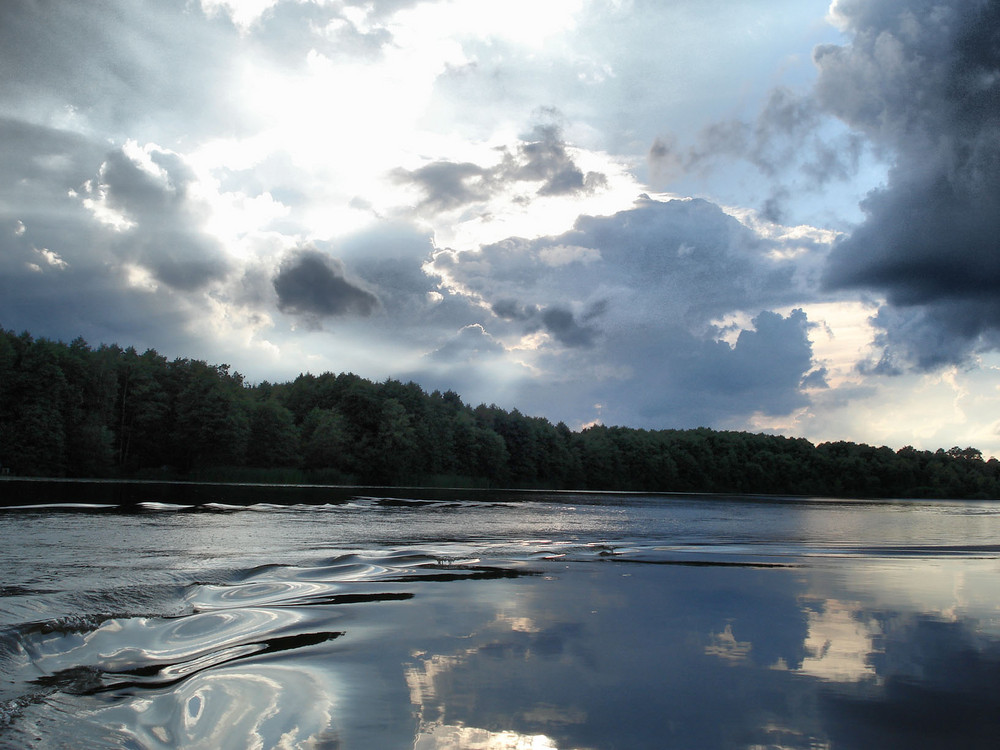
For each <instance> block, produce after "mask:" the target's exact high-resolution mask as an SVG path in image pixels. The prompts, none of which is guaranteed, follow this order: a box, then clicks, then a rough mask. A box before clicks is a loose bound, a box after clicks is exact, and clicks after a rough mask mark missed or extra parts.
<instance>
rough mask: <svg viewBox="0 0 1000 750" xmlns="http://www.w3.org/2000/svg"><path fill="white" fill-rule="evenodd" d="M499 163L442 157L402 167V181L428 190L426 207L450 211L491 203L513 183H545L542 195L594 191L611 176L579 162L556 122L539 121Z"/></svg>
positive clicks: (423, 203) (399, 174)
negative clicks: (416, 166) (487, 164)
mask: <svg viewBox="0 0 1000 750" xmlns="http://www.w3.org/2000/svg"><path fill="white" fill-rule="evenodd" d="M501 154H502V157H501V160H500V162H499V163H497V164H496V165H494V166H492V167H481V166H479V165H476V164H471V163H468V162H462V163H459V162H450V161H436V162H432V163H430V164H427V165H425V166H423V167H420V168H419V169H415V170H412V171H411V170H405V169H398V170H396V171H395V173H394V176H395V178H396V180H397V181H399V182H401V183H404V184H412V185H415V186H417V187H419V188H420V189H421V190H423V192H424V194H425V196H426V197H425V198H424V200H423V201H421V203H420V207H421V208H429V209H431V210H433V211H447V210H450V209H454V208H460V207H462V206H466V205H470V204H473V203H477V202H480V201H485V200H487V199H489V198H490V197H491V196H493V195H495V194H496V193H497V192H499V191H500V190H502V189H504V188H505V187H506V186H508V185H510V184H513V183H520V182H528V183H540V185H539V186H538V187H537V188H536V191H535V193H536V195H540V196H548V195H574V194H580V193H594V192H596V191H598V190H601V189H603V188H605V187H606V186H607V184H608V181H607V177H606V175H604V174H603V173H601V172H587V173H584V172H583V170H581V169H580V167H579V166H578V165H577V164H576V162H574V161H573V158H572V156H571V155H570V153H569V152H568V150H567V147H566V143H565V141H563V139H562V132H561V130H560V129H559V127H558V126H556V125H538V126H536V127H535V128H534V129H533V130H532V131H531V133H530V134H528V135H527V136H525V138H524V139H523V140H522V141H521V142H520V143H518V144H517V146H516V148H515V149H514V151H513V152H512V151H511V150H509V149H507V148H504V149H503V150H502V151H501Z"/></svg>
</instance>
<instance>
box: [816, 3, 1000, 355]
mask: <svg viewBox="0 0 1000 750" xmlns="http://www.w3.org/2000/svg"><path fill="white" fill-rule="evenodd" d="M837 7H838V10H839V12H840V14H841V15H842V16H843V18H844V20H845V21H846V23H847V24H848V25H849V29H850V31H851V32H852V33H853V39H852V42H851V44H850V45H848V46H844V47H836V46H825V47H821V48H819V49H817V50H816V53H815V59H816V64H817V65H818V66H819V70H820V75H819V80H818V82H817V86H816V95H817V98H818V101H819V102H820V103H821V104H822V106H823V107H824V108H825V109H826V110H827V111H829V112H832V113H833V114H835V115H836V116H838V117H840V118H841V119H843V120H844V122H846V123H847V124H848V125H850V126H851V127H852V128H855V129H856V130H858V131H859V132H862V133H864V134H865V135H866V136H867V137H868V138H870V139H871V140H872V142H873V143H875V144H876V145H877V146H878V147H879V148H881V149H883V150H884V151H885V152H886V153H887V154H889V155H890V156H891V158H893V160H894V161H893V166H892V169H891V171H890V173H889V180H888V184H887V185H885V186H884V187H882V188H880V189H877V190H875V191H873V192H872V193H870V194H869V196H868V197H867V199H866V200H865V201H864V203H863V204H862V208H863V209H864V211H865V214H866V219H865V221H864V223H863V224H862V225H861V226H859V227H858V228H857V229H856V230H855V231H854V232H853V233H852V234H851V235H850V236H849V237H848V238H846V239H845V240H844V241H842V242H841V243H839V244H838V245H837V246H836V247H835V248H834V251H833V252H832V254H831V256H830V259H829V265H828V268H827V272H826V277H825V280H826V284H827V286H828V287H829V288H830V289H835V290H839V289H868V290H873V291H876V292H880V293H883V294H885V295H886V298H887V300H888V302H889V304H890V305H891V306H892V307H893V308H894V309H891V310H885V311H883V312H882V313H880V315H879V316H878V318H877V319H876V322H877V323H878V324H879V325H881V326H882V327H883V330H884V332H885V335H884V337H883V339H882V343H883V344H885V346H886V347H887V357H886V360H885V361H886V362H893V363H895V364H894V366H895V367H901V366H905V365H908V364H912V365H915V366H917V367H918V368H928V367H935V366H938V365H940V364H943V363H946V362H958V361H961V360H962V359H964V358H965V357H966V356H967V355H968V354H969V353H970V352H972V351H975V350H976V349H977V348H980V347H990V348H993V347H996V346H997V343H998V341H1000V337H998V332H1000V305H998V304H997V302H996V295H997V290H998V289H1000V253H998V252H997V251H998V244H997V242H998V240H997V238H998V237H1000V5H997V4H996V3H994V2H986V1H982V0H980V1H973V2H945V3H942V2H931V1H930V0H910V1H909V2H906V3H893V4H888V3H876V2H869V1H867V0H854V1H853V2H841V3H839V4H838V6H837Z"/></svg>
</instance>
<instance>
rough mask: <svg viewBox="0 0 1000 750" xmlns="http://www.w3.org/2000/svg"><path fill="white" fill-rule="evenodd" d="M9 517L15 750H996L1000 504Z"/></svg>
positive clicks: (1, 672) (552, 506) (288, 507)
mask: <svg viewBox="0 0 1000 750" xmlns="http://www.w3.org/2000/svg"><path fill="white" fill-rule="evenodd" d="M25 500H27V501H28V502H25ZM300 501H301V502H300ZM73 502H75V503H77V504H76V505H67V503H73ZM50 503H52V504H51V505H50ZM0 505H3V506H5V507H3V508H0V540H2V541H0V570H2V571H3V572H4V578H3V580H2V581H0V676H2V681H0V747H4V748H8V747H9V748H32V747H38V748H80V747H87V748H177V747H183V748H240V749H241V750H242V749H243V748H326V749H328V750H333V749H334V748H336V749H338V750H342V749H345V748H352V749H353V748H362V749H369V748H378V749H380V750H383V749H384V750H392V749H394V748H407V750H446V749H447V750H452V749H458V748H469V749H473V750H508V749H510V750H515V749H516V750H528V749H531V750H552V749H555V748H558V749H559V750H567V749H579V750H584V749H588V750H598V749H600V750H604V749H610V748H629V749H635V748H698V749H700V748H866V749H867V748H946V747H947V748H956V747H962V748H979V747H982V748H987V747H989V748H996V747H997V746H998V742H1000V504H997V503H991V502H985V501H984V502H965V501H926V500H921V501H916V500H913V501H908V500H900V501H878V502H864V501H847V500H836V499H828V498H775V497H723V496H690V495H631V494H613V493H544V492H490V491H473V490H456V491H444V490H398V489H396V490H389V489H378V488H273V487H243V488H232V487H223V486H211V485H165V484H147V485H142V484H127V485H126V484H107V483H97V482H94V483H77V482H64V483H45V482H39V483H16V482H0ZM25 506H29V507H25Z"/></svg>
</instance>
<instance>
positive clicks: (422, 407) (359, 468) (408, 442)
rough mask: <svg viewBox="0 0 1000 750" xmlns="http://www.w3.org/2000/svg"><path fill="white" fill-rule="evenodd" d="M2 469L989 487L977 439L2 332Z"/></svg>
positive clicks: (675, 486)
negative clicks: (603, 403) (576, 424)
mask: <svg viewBox="0 0 1000 750" xmlns="http://www.w3.org/2000/svg"><path fill="white" fill-rule="evenodd" d="M0 467H2V468H4V469H5V470H7V471H9V472H10V473H12V474H15V475H22V476H49V477H123V478H125V477H128V478H188V479H233V480H257V481H285V482H312V483H329V484H414V485H437V486H445V485H453V486H495V487H520V488H525V487H532V488H545V489H593V490H634V491H675V492H738V493H752V494H757V493H760V494H798V495H829V496H837V497H982V498H998V497H1000V461H997V460H996V459H992V458H991V459H990V460H989V461H984V460H983V458H982V455H981V454H980V452H979V451H978V450H975V449H974V448H965V449H959V448H957V447H956V448H952V449H951V450H948V451H944V450H938V451H936V452H930V451H919V450H916V449H914V448H911V447H906V448H903V449H901V450H899V451H893V450H891V449H890V448H886V447H881V448H875V447H872V446H868V445H863V444H856V443H850V442H836V443H822V444H819V445H815V446H814V445H813V444H812V443H810V442H809V441H807V440H804V439H799V438H785V437H780V436H774V435H762V434H750V433H744V432H720V431H715V430H709V429H705V428H699V429H696V430H640V429H631V428H626V427H605V426H600V425H599V426H595V427H589V428H587V429H584V430H582V431H579V432H574V431H572V430H570V429H569V428H568V427H567V426H566V425H565V424H563V423H559V424H556V425H553V424H552V423H551V422H549V421H548V420H546V419H543V418H539V417H529V416H526V415H524V414H521V413H520V412H518V411H517V410H514V411H506V410H504V409H501V408H499V407H497V406H493V405H491V406H486V405H479V406H477V407H474V408H473V407H471V406H470V405H467V404H465V403H463V401H462V399H461V398H460V396H459V395H458V394H457V393H454V392H452V391H447V392H445V393H441V392H439V391H434V392H433V393H426V392H425V391H424V390H423V389H422V388H421V387H420V386H419V385H417V384H415V383H412V382H411V383H402V382H400V381H398V380H386V381H385V382H382V383H374V382H372V381H369V380H366V379H364V378H361V377H359V376H357V375H353V374H340V375H334V374H332V373H324V374H322V375H308V374H307V375H300V376H299V377H297V378H296V379H295V380H294V381H292V382H288V383H268V382H263V383H260V384H257V385H250V384H248V383H246V382H245V380H244V378H243V376H241V375H240V374H239V373H238V372H233V371H231V370H230V367H229V365H224V364H223V365H211V364H207V363H205V362H202V361H198V360H191V359H174V360H172V361H168V360H167V358H166V357H164V356H162V355H160V354H158V353H157V352H155V351H153V350H148V351H146V352H144V353H142V354H140V353H138V352H137V351H136V350H135V349H134V348H127V349H122V348H121V347H119V346H106V345H102V346H100V347H98V348H96V349H92V348H91V347H90V346H89V345H88V344H87V343H86V342H85V341H84V340H82V339H79V338H78V339H76V340H74V341H73V342H71V343H69V344H65V343H63V342H58V341H50V340H47V339H44V338H39V339H35V338H33V337H32V336H31V335H29V334H28V333H22V334H15V333H14V332H12V331H3V330H2V329H0Z"/></svg>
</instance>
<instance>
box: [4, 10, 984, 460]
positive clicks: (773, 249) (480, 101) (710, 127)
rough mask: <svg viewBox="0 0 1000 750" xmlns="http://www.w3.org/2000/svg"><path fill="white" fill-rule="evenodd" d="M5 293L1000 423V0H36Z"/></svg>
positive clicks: (237, 357) (7, 134)
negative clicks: (85, 0)
mask: <svg viewBox="0 0 1000 750" xmlns="http://www.w3.org/2000/svg"><path fill="white" fill-rule="evenodd" d="M0 71H2V75H0V174H2V175H3V177H4V179H3V180H2V181H0V327H3V328H5V329H7V330H14V331H17V332H20V331H23V330H27V331H29V332H31V333H32V334H33V335H35V336H44V337H48V338H53V339H58V340H63V341H70V340H72V339H74V338H76V337H77V336H82V337H83V338H84V339H85V340H86V341H87V342H88V343H89V344H90V345H91V346H92V347H96V346H98V345H100V344H112V343H117V344H120V345H122V346H135V347H136V349H138V350H139V351H143V350H145V349H147V348H152V349H155V350H156V351H158V352H159V353H160V354H163V355H165V356H167V357H168V358H171V359H172V358H175V357H189V358H195V359H203V360H205V361H208V362H210V363H213V364H220V363H226V364H230V365H231V366H232V368H233V369H234V370H237V371H239V372H240V373H242V374H243V375H245V376H246V378H247V381H248V382H249V383H259V382H261V381H264V380H267V381H271V382H285V381H288V380H292V379H294V378H295V377H296V376H297V375H298V374H300V373H303V372H311V373H313V374H319V373H322V372H326V371H329V372H334V373H340V372H354V373H356V374H358V375H361V376H363V377H366V378H370V379H372V380H376V381H381V380H384V379H386V378H397V379H401V380H404V381H409V380H413V381H415V382H416V383H418V384H420V385H421V386H422V387H423V388H424V389H425V390H427V391H432V390H435V389H439V390H442V391H443V390H447V389H452V390H454V391H457V392H458V393H459V394H460V395H461V396H462V397H463V399H464V400H465V401H466V402H467V403H471V404H473V405H475V404H478V403H487V404H489V403H495V404H497V405H498V406H501V407H503V408H505V409H514V408H516V409H519V410H520V411H521V412H523V413H525V414H529V415H535V416H543V417H546V418H548V419H550V420H551V421H552V422H559V421H563V422H565V423H566V424H567V425H569V426H570V427H571V428H572V429H581V428H583V427H585V426H587V425H590V424H594V423H603V424H607V425H625V426H629V427H641V428H650V429H663V428H690V427H698V426H705V427H712V428H716V429H735V430H749V431H753V432H771V433H776V434H784V435H789V436H796V437H805V438H808V439H809V440H812V441H813V442H823V441H830V440H852V441H855V442H864V443H868V444H871V445H888V446H889V447H892V448H894V449H898V448H901V447H903V446H907V445H912V446H914V447H917V448H921V449H929V450H934V449H937V448H945V449H947V448H949V447H951V446H954V445H958V446H960V447H966V446H970V445H971V446H974V447H978V448H980V449H981V450H982V451H983V452H984V454H985V455H986V456H987V457H988V456H990V455H996V456H998V457H1000V390H998V388H1000V239H998V238H1000V4H997V3H995V2H990V1H989V0H834V2H832V3H831V2H829V0H820V1H816V0H768V2H766V3H765V2H745V0H697V1H695V0H674V1H672V2H669V3H666V2H659V1H655V2H654V1H653V0H546V2H542V3H540V2H528V1H527V0H504V1H503V2H495V1H494V0H368V1H367V2H362V1H360V0H100V1H99V2H91V3H67V2H62V1H61V0H5V2H3V3H2V4H0Z"/></svg>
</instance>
